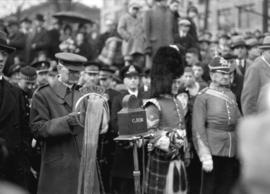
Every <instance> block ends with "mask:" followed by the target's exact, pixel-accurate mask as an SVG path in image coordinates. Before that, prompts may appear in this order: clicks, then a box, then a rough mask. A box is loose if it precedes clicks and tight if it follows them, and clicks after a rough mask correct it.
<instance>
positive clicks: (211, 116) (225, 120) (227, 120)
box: [192, 57, 240, 194]
mask: <svg viewBox="0 0 270 194" xmlns="http://www.w3.org/2000/svg"><path fill="white" fill-rule="evenodd" d="M209 69H210V76H211V80H212V82H211V84H210V86H209V88H206V89H205V90H203V91H202V92H201V94H199V95H198V96H197V98H196V100H195V103H194V107H193V120H192V132H193V141H194V146H195V148H196V151H197V153H198V156H199V159H200V161H201V163H202V177H203V178H202V185H201V186H202V188H201V191H202V194H227V193H229V191H230V189H231V188H232V186H233V184H234V181H235V177H236V176H237V174H236V173H237V171H236V169H235V167H236V166H237V160H236V133H235V128H236V123H237V121H238V119H239V118H240V111H239V108H238V106H237V103H236V98H235V95H234V94H233V93H232V91H231V90H230V89H229V85H230V79H231V73H232V70H231V69H232V68H231V64H230V63H229V62H228V61H226V60H225V59H224V58H222V57H215V58H214V59H213V61H212V62H211V63H210V65H209Z"/></svg>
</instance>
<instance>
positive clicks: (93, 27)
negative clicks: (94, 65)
mask: <svg viewBox="0 0 270 194" xmlns="http://www.w3.org/2000/svg"><path fill="white" fill-rule="evenodd" d="M87 27H88V35H87V40H88V42H89V44H90V45H91V47H92V48H94V49H93V51H92V52H93V58H94V59H95V58H97V56H98V54H99V53H98V49H97V44H98V36H99V28H98V24H97V23H93V24H89V25H88V26H87Z"/></svg>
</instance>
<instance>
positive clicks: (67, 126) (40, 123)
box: [30, 80, 83, 194]
mask: <svg viewBox="0 0 270 194" xmlns="http://www.w3.org/2000/svg"><path fill="white" fill-rule="evenodd" d="M79 97H80V93H79V91H78V90H73V91H72V92H71V93H68V91H67V87H66V86H64V85H63V84H62V83H61V82H60V81H58V80H55V81H54V82H53V83H51V85H49V84H48V85H45V86H42V87H40V88H39V89H38V90H37V91H36V92H35V94H34V95H33V99H32V106H31V114H30V122H31V126H32V131H33V133H34V135H35V136H36V137H37V138H38V139H39V140H40V141H41V144H42V147H41V169H40V177H39V184H38V194H48V193H50V194H59V193H65V194H68V193H70V194H74V193H76V192H77V185H78V184H77V181H78V172H79V165H80V151H81V146H82V145H81V142H82V137H83V129H82V128H80V127H78V126H76V125H71V122H70V119H71V116H70V115H69V113H71V112H72V110H73V109H74V105H75V102H76V101H77V100H78V99H79Z"/></svg>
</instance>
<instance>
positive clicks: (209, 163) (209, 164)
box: [202, 159, 214, 172]
mask: <svg viewBox="0 0 270 194" xmlns="http://www.w3.org/2000/svg"><path fill="white" fill-rule="evenodd" d="M213 168H214V165H213V160H212V159H208V160H205V161H203V162H202V169H203V170H204V171H206V172H211V171H212V170H213Z"/></svg>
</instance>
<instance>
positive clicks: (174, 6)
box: [168, 0, 180, 36]
mask: <svg viewBox="0 0 270 194" xmlns="http://www.w3.org/2000/svg"><path fill="white" fill-rule="evenodd" d="M179 1H180V0H169V3H168V4H169V8H170V10H171V12H172V15H173V19H172V22H173V36H175V34H178V27H177V26H178V20H179V18H180V14H179V12H178V8H179V3H180V2H179Z"/></svg>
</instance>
